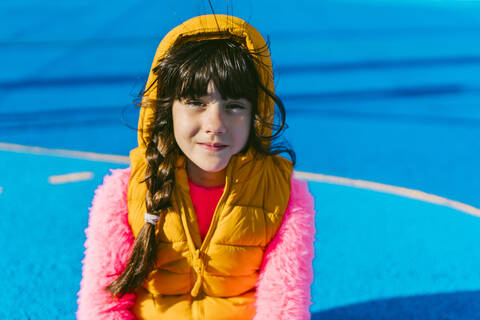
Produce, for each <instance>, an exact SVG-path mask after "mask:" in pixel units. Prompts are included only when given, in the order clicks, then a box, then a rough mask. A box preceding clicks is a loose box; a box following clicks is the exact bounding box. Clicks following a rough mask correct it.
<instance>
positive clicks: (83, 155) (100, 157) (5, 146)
mask: <svg viewBox="0 0 480 320" xmlns="http://www.w3.org/2000/svg"><path fill="white" fill-rule="evenodd" d="M0 150H3V151H11V152H20V153H30V154H39V155H45V156H57V157H65V158H74V159H85V160H92V161H98V162H111V163H124V164H129V163H130V161H129V159H128V157H127V156H116V155H111V154H102V153H94V152H84V151H72V150H63V149H47V148H41V147H31V146H22V145H19V144H11V143H2V142H0Z"/></svg>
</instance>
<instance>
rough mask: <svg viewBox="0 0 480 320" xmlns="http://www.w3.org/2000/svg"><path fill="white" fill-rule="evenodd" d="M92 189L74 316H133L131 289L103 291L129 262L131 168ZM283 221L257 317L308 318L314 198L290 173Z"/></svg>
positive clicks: (268, 255) (98, 319)
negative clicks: (114, 295) (116, 293)
mask: <svg viewBox="0 0 480 320" xmlns="http://www.w3.org/2000/svg"><path fill="white" fill-rule="evenodd" d="M111 172H112V174H111V175H107V176H105V178H104V181H103V184H102V185H101V186H100V187H98V188H97V190H96V191H95V197H94V199H93V203H92V207H91V208H90V218H89V223H88V228H87V229H86V230H85V233H86V236H87V240H86V242H85V248H86V251H85V259H84V260H83V269H82V270H83V272H82V274H83V275H82V281H81V283H80V291H79V292H78V311H77V319H80V320H107V319H108V320H113V319H115V320H124V319H125V320H126V319H135V316H134V315H133V313H132V312H131V311H130V309H131V308H132V307H133V306H134V304H135V294H133V293H129V294H126V295H124V296H123V297H122V298H120V299H116V300H115V299H112V297H111V295H110V293H108V292H106V291H105V290H104V288H105V286H107V285H108V284H109V283H110V282H111V281H113V280H114V278H113V275H115V274H118V273H120V272H121V271H122V270H123V268H125V265H126V263H127V260H128V258H129V253H130V250H131V248H132V245H133V241H134V237H133V234H132V231H131V229H130V226H129V224H128V210H127V185H128V180H129V177H130V168H127V169H115V170H111ZM291 181H292V182H291V194H290V200H289V203H288V206H287V209H286V212H285V215H284V217H283V221H282V225H281V226H280V228H279V230H278V232H277V234H276V235H275V237H274V238H273V240H272V241H271V242H270V244H269V245H268V247H267V250H266V251H265V255H264V259H263V264H262V267H261V269H260V274H259V278H258V281H257V287H256V302H255V303H256V310H257V312H256V315H255V318H254V319H255V320H266V319H275V320H282V319H289V320H295V319H309V318H310V312H309V306H310V304H311V303H310V285H311V283H312V280H313V271H312V259H313V255H314V249H313V241H314V234H315V227H314V226H315V221H314V219H315V212H314V209H313V198H312V196H311V194H310V193H309V191H308V187H307V183H306V182H303V181H299V180H297V179H295V178H294V177H292V179H291Z"/></svg>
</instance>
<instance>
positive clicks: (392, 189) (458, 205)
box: [0, 142, 480, 217]
mask: <svg viewBox="0 0 480 320" xmlns="http://www.w3.org/2000/svg"><path fill="white" fill-rule="evenodd" d="M0 150H5V151H12V152H22V153H33V154H40V155H48V156H58V157H66V158H75V159H85V160H91V161H99V162H110V163H122V164H129V163H130V161H129V159H128V157H127V156H117V155H110V154H101V153H93V152H83V151H72V150H63V149H47V148H41V147H31V146H23V145H18V144H10V143H1V142H0ZM295 176H296V177H297V178H299V179H304V180H308V181H316V182H324V183H332V184H338V185H344V186H349V187H354V188H361V189H368V190H373V191H377V192H384V193H390V194H395V195H399V196H402V197H406V198H412V199H417V200H421V201H425V202H429V203H434V204H438V205H441V206H445V207H449V208H453V209H455V210H459V211H462V212H465V213H468V214H471V215H474V216H478V217H480V209H478V208H475V207H473V206H471V205H468V204H465V203H462V202H458V201H455V200H450V199H447V198H443V197H440V196H436V195H434V194H430V193H426V192H423V191H419V190H415V189H408V188H403V187H396V186H392V185H387V184H382V183H378V182H372V181H366V180H355V179H349V178H343V177H335V176H328V175H324V174H319V173H311V172H303V171H295Z"/></svg>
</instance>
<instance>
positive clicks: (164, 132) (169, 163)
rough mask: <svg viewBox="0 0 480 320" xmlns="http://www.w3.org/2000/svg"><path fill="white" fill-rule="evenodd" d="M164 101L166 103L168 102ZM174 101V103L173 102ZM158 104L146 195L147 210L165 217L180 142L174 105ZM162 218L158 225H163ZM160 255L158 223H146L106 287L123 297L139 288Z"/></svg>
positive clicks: (115, 294) (146, 177)
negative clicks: (176, 131)
mask: <svg viewBox="0 0 480 320" xmlns="http://www.w3.org/2000/svg"><path fill="white" fill-rule="evenodd" d="M168 104H169V103H168V102H167V101H165V103H163V105H164V106H165V105H168ZM170 104H171V103H170ZM164 106H161V103H159V106H158V107H157V108H156V112H155V122H154V123H155V125H154V126H153V128H152V131H151V132H152V134H151V137H152V138H151V139H150V141H149V142H148V144H147V150H146V152H145V158H146V161H147V169H146V174H145V182H146V184H147V194H146V197H145V202H146V207H147V212H148V213H150V214H154V215H157V216H160V218H163V216H164V213H165V212H166V210H167V209H168V208H170V207H171V196H172V192H173V186H174V182H175V162H176V159H177V154H178V151H177V148H178V147H177V144H176V142H175V138H174V135H173V124H172V113H171V108H169V107H164ZM162 223H163V222H162V219H160V221H159V222H158V223H157V224H162ZM156 256H157V243H156V238H155V226H154V225H152V224H150V223H145V224H144V225H143V227H142V229H141V230H140V233H139V234H138V236H137V238H136V239H135V243H134V244H133V251H132V254H131V257H130V259H129V261H128V263H127V266H126V268H125V270H124V271H123V272H122V274H121V275H120V276H119V277H118V278H117V279H116V280H114V281H113V282H112V283H111V284H110V285H108V286H107V288H106V289H107V291H110V292H111V293H112V294H113V295H114V296H117V295H119V296H120V297H121V296H122V295H123V294H125V293H127V292H132V291H133V290H135V289H136V288H137V287H139V286H140V285H141V284H142V283H143V282H144V281H145V278H146V277H147V276H148V274H149V273H150V272H151V271H152V270H153V268H154V265H155V260H156Z"/></svg>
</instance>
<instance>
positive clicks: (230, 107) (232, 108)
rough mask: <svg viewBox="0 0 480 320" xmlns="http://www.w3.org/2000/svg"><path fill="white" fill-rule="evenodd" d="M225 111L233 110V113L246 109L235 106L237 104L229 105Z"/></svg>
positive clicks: (238, 105) (239, 105)
mask: <svg viewBox="0 0 480 320" xmlns="http://www.w3.org/2000/svg"><path fill="white" fill-rule="evenodd" d="M227 109H228V110H233V111H236V110H237V111H241V110H244V109H246V107H245V106H244V105H241V104H237V103H230V104H228V105H227Z"/></svg>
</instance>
